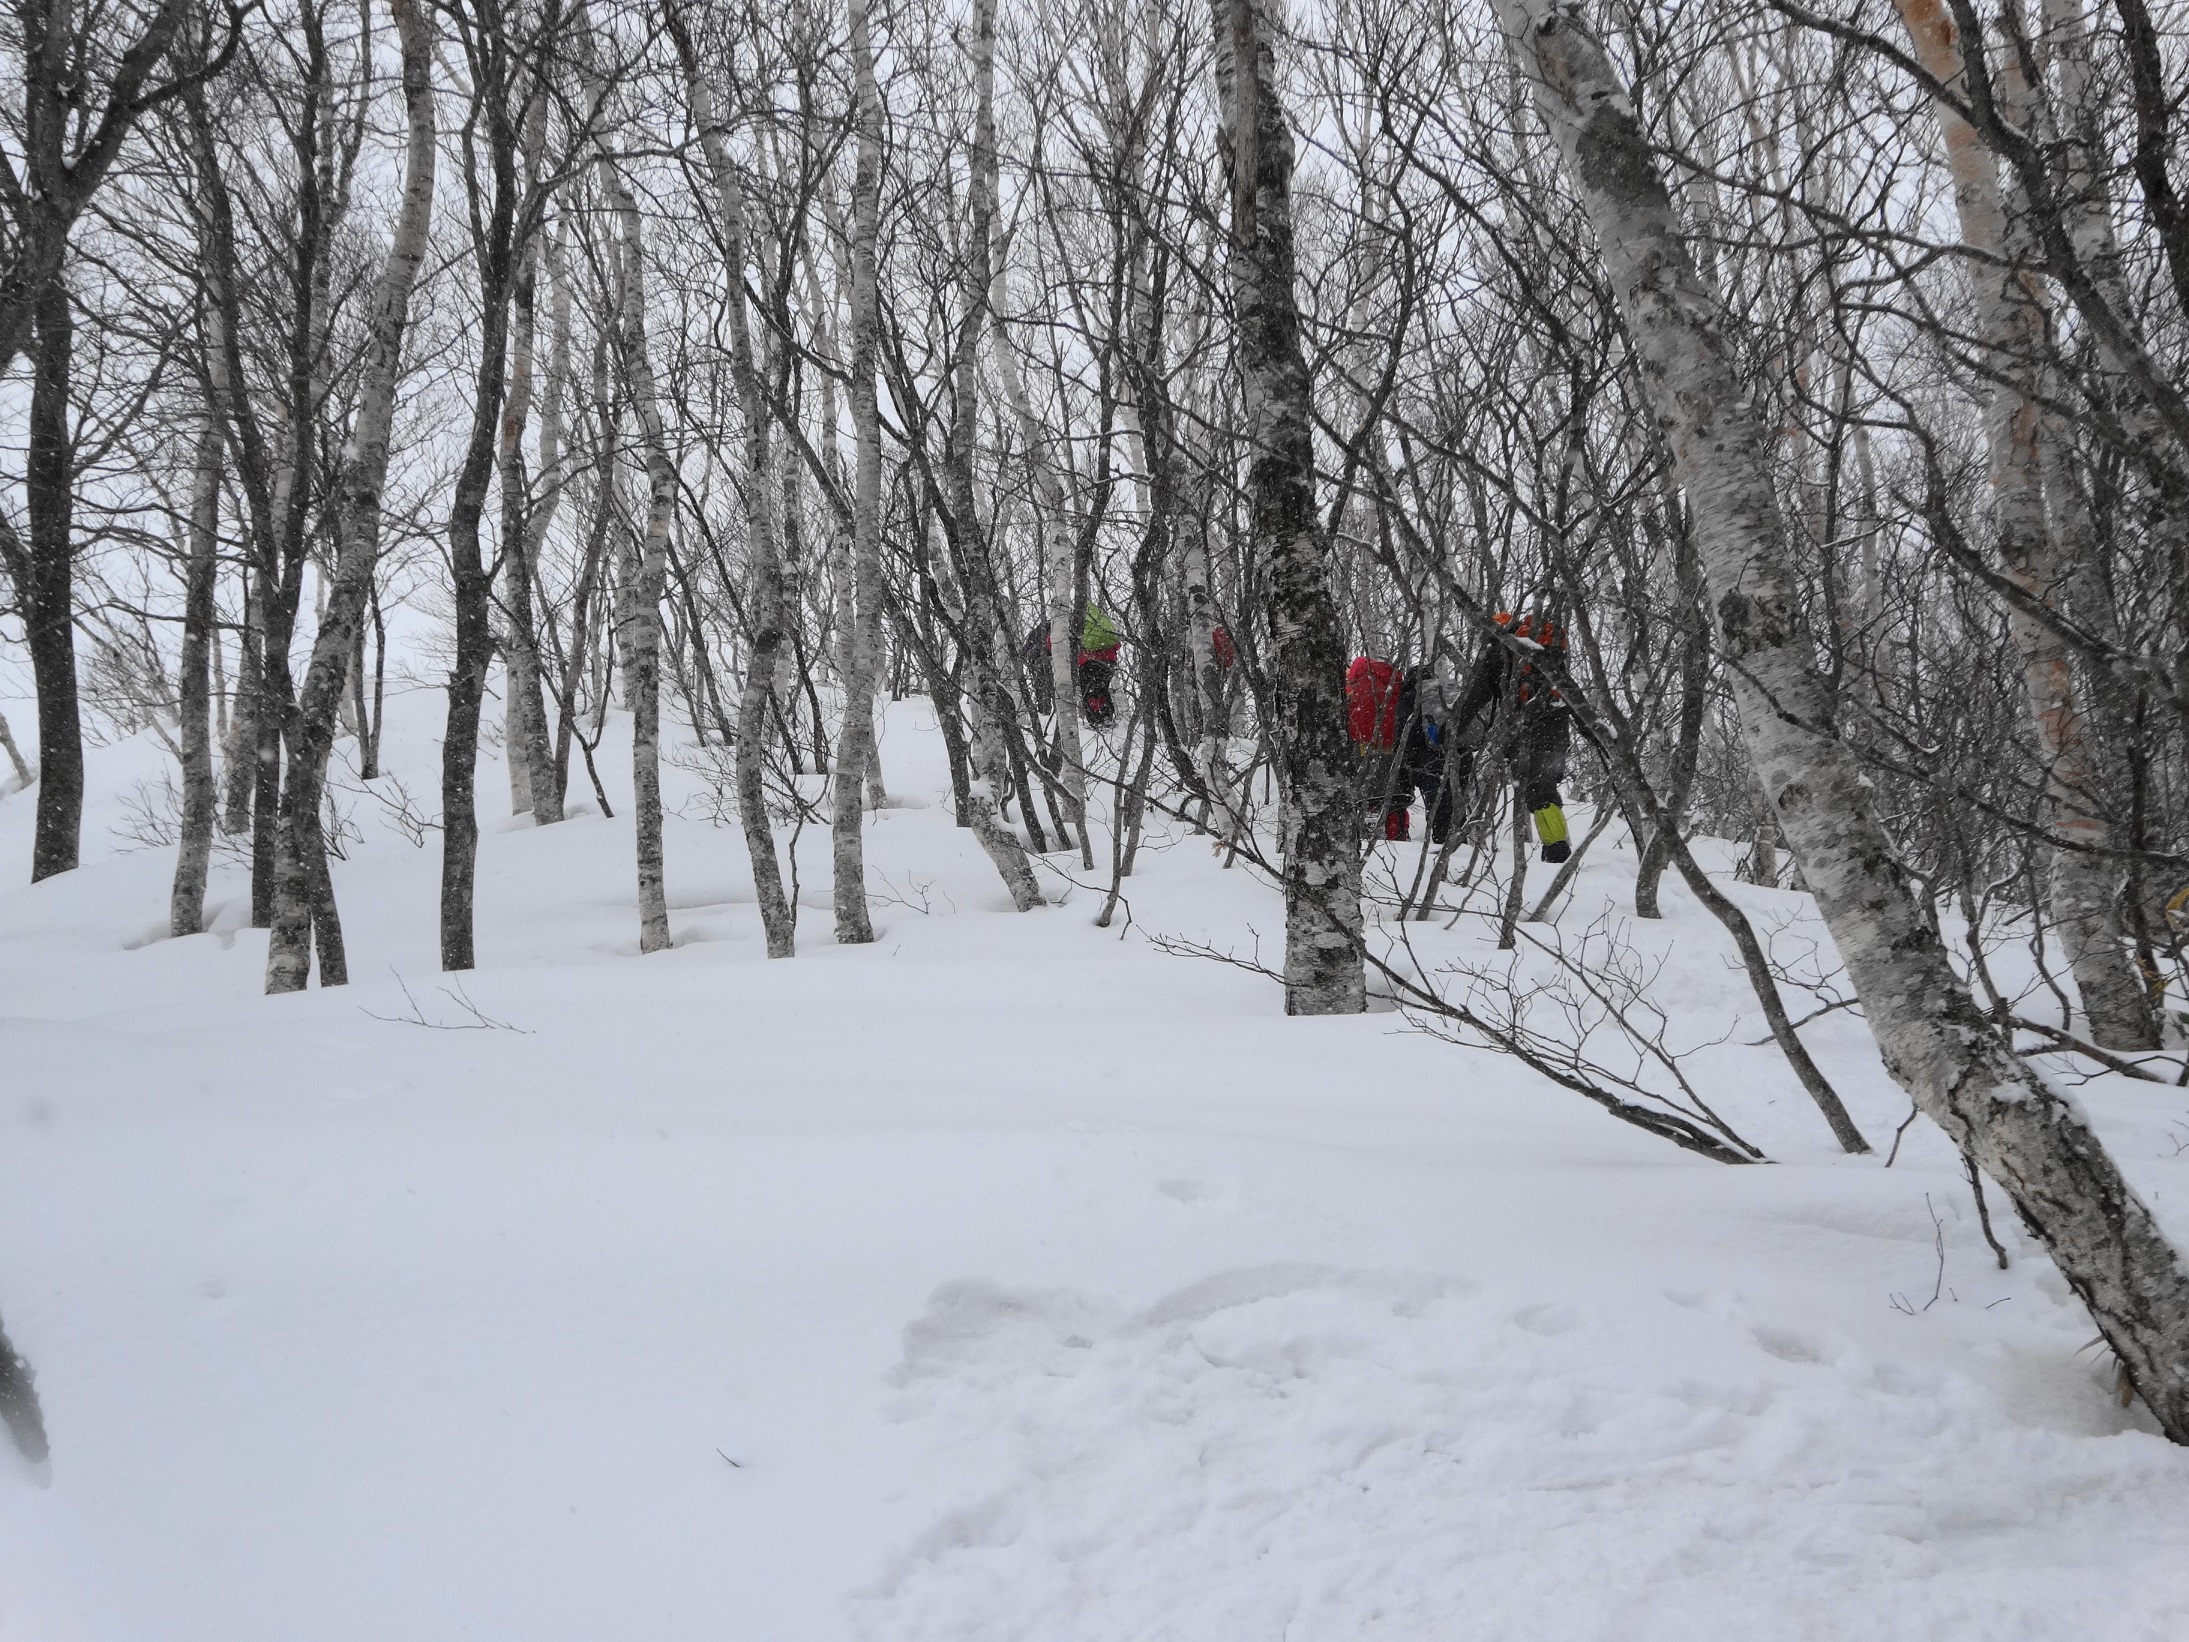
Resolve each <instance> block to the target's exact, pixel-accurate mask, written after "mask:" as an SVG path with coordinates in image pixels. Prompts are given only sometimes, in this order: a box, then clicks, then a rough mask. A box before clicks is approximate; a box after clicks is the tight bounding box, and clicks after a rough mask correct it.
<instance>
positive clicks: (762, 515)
mask: <svg viewBox="0 0 2189 1642" xmlns="http://www.w3.org/2000/svg"><path fill="white" fill-rule="evenodd" d="M669 17H670V29H671V31H672V33H674V34H675V36H676V43H677V49H678V52H679V54H680V55H681V56H682V58H683V66H684V83H685V89H686V93H687V95H688V97H689V98H690V101H691V108H692V124H693V125H695V126H697V127H698V128H699V141H700V148H701V151H702V152H703V153H704V154H705V156H706V160H707V170H708V174H709V177H710V179H711V180H712V181H713V183H714V189H715V213H716V216H717V217H718V218H719V221H720V226H721V231H722V247H723V262H724V264H725V275H726V277H725V282H724V283H725V291H724V304H725V313H726V315H727V317H728V320H729V331H730V369H731V373H732V376H733V378H734V380H735V383H736V388H737V404H738V413H739V415H740V417H741V418H742V420H743V424H744V444H743V451H744V458H745V496H746V514H745V520H746V536H747V540H748V542H749V543H750V548H751V558H752V563H751V570H750V586H749V590H748V593H747V598H746V609H747V611H748V612H749V616H750V620H751V623H752V637H751V641H750V648H749V650H748V652H747V655H746V658H745V679H744V683H743V685H742V687H741V688H740V690H739V693H738V702H737V763H736V771H737V812H738V822H739V825H740V826H741V827H742V828H743V830H744V834H745V853H746V854H747V856H749V857H750V858H751V861H752V881H753V891H754V895H755V898H756V899H757V900H758V901H759V904H760V923H761V928H762V930H763V932H764V934H765V936H766V940H767V948H768V956H769V957H771V958H788V957H790V956H791V955H792V953H793V952H794V951H795V950H796V940H797V937H796V934H795V924H794V921H793V919H792V914H791V905H790V899H789V897H788V896H787V895H786V894H785V893H784V889H783V868H782V863H781V862H780V861H779V860H778V859H777V857H776V853H775V829H774V828H773V827H772V826H771V825H770V824H769V821H768V795H767V788H766V785H765V783H764V779H763V778H764V776H765V774H766V764H765V756H766V751H767V737H768V705H769V686H770V683H771V681H772V678H773V676H774V674H775V672H776V669H777V666H778V663H779V660H780V658H782V657H783V656H784V655H786V654H787V653H788V649H789V646H788V645H787V644H786V642H785V637H786V635H785V633H784V621H785V606H784V592H783V560H782V552H781V548H780V545H779V544H780V541H781V537H780V535H779V533H778V530H777V521H776V495H777V492H776V476H775V466H774V462H773V460H772V458H771V457H770V455H769V442H770V440H769V434H770V429H769V412H768V406H767V403H766V400H765V398H764V396H763V390H762V387H761V382H760V372H759V369H758V367H757V366H756V364H755V361H754V353H753V342H752V323H751V319H750V317H749V315H748V314H747V312H746V309H745V256H746V252H745V245H746V235H745V192H744V179H743V178H742V177H741V176H740V175H739V173H738V169H737V163H736V161H735V160H734V159H733V158H732V157H731V154H730V142H729V133H728V131H727V130H725V129H724V127H723V125H722V122H721V120H720V119H718V118H717V117H716V114H715V108H714V94H713V91H712V90H711V88H710V87H709V86H708V85H707V82H706V79H705V77H704V76H703V75H702V74H701V73H700V69H699V59H698V56H697V53H696V52H695V51H694V49H693V47H692V43H691V40H690V36H689V35H688V34H687V33H686V32H685V26H684V22H683V19H682V18H681V17H679V16H678V15H677V14H676V12H675V10H674V9H673V8H672V10H671V11H670V13H669Z"/></svg>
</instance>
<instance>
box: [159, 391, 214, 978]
mask: <svg viewBox="0 0 2189 1642" xmlns="http://www.w3.org/2000/svg"><path fill="white" fill-rule="evenodd" d="M220 453H221V438H220V423H219V422H218V421H217V420H216V419H215V418H214V416H213V415H212V413H211V412H210V410H208V412H207V414H206V418H205V427H204V430H203V431H202V432H200V433H199V435H198V455H197V472H196V473H195V474H194V475H193V477H192V480H191V487H190V557H189V563H188V569H187V570H186V571H185V574H184V592H183V609H182V657H181V660H180V662H179V664H178V666H177V668H176V680H175V683H176V702H175V716H176V718H177V720H178V721H179V722H178V725H177V728H178V729H179V730H180V732H181V739H182V818H181V840H180V843H179V846H178V848H177V849H176V851H175V888H174V893H173V896H172V897H171V900H170V905H169V908H168V917H167V923H168V932H169V933H170V934H173V935H195V934H197V933H198V931H199V930H201V929H203V928H204V927H205V876H206V868H207V866H208V864H209V863H210V862H211V860H212V856H213V821H214V812H215V810H216V808H217V803H216V800H217V798H218V796H219V795H218V794H217V793H216V792H215V791H214V782H213V724H212V715H211V705H212V703H211V700H210V696H211V691H212V678H211V656H210V652H211V650H212V647H213V643H214V638H215V635H214V632H213V578H214V576H215V575H216V574H217V572H218V571H219V568H220V559H219V550H220Z"/></svg>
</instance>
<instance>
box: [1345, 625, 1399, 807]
mask: <svg viewBox="0 0 2189 1642" xmlns="http://www.w3.org/2000/svg"><path fill="white" fill-rule="evenodd" d="M1402 686H1403V681H1402V680H1401V678H1400V677H1399V670H1398V668H1397V667H1396V666H1395V665H1394V664H1392V663H1391V662H1388V661H1383V660H1380V659H1378V658H1377V657H1375V656H1355V657H1354V658H1353V665H1352V666H1350V667H1348V668H1347V669H1346V670H1345V724H1346V731H1347V733H1348V734H1349V735H1351V736H1352V738H1353V762H1354V768H1355V769H1356V771H1358V774H1359V779H1360V783H1361V793H1362V796H1363V798H1364V799H1365V800H1366V802H1367V807H1368V809H1369V810H1370V812H1371V813H1378V814H1381V815H1382V817H1383V836H1384V837H1385V838H1387V839H1403V838H1404V837H1405V836H1406V833H1407V821H1406V812H1407V808H1408V806H1409V805H1410V804H1411V803H1412V801H1413V796H1414V790H1413V784H1412V783H1411V782H1404V783H1403V784H1402V781H1401V777H1402V774H1403V772H1401V771H1400V770H1399V769H1398V768H1396V760H1397V756H1398V750H1399V732H1400V730H1401V729H1402V728H1404V726H1402V725H1401V724H1400V722H1399V705H1400V703H1399V697H1400V695H1401V694H1402Z"/></svg>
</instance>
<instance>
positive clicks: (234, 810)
mask: <svg viewBox="0 0 2189 1642" xmlns="http://www.w3.org/2000/svg"><path fill="white" fill-rule="evenodd" d="M243 584H244V585H243V625H242V629H241V630H240V631H239V632H238V633H237V634H236V699H235V704H234V706H233V708H232V709H231V710H230V712H229V715H228V744H227V745H226V746H225V747H224V748H222V750H221V751H222V758H223V770H222V773H223V774H224V775H225V776H226V777H227V782H226V785H227V789H228V790H227V792H226V793H225V794H224V795H223V797H222V800H221V816H220V830H221V831H222V832H224V833H227V834H228V835H229V836H230V837H231V838H232V837H235V836H236V835H237V834H239V833H245V832H248V831H250V830H251V795H252V791H253V789H254V788H255V787H256V786H257V784H258V711H259V705H258V704H259V682H258V680H259V642H260V637H259V636H260V633H261V631H262V630H263V625H264V624H263V623H262V622H261V621H260V619H259V593H258V577H257V575H256V574H255V573H254V572H253V571H252V569H251V568H250V566H249V565H246V566H245V568H244V575H243Z"/></svg>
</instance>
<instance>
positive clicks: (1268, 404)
mask: <svg viewBox="0 0 2189 1642" xmlns="http://www.w3.org/2000/svg"><path fill="white" fill-rule="evenodd" d="M1264 4H1265V0H1216V5H1215V24H1216V85H1217V91H1218V94H1219V97H1220V99H1221V105H1222V110H1223V121H1222V126H1221V138H1220V147H1221V148H1222V151H1223V156H1224V160H1225V163H1226V166H1227V168H1228V174H1229V178H1230V183H1231V233H1230V242H1229V248H1228V264H1229V274H1230V284H1231V298H1232V306H1233V309H1234V319H1235V323H1236V325H1237V331H1236V334H1235V336H1234V338H1233V343H1232V350H1233V357H1234V358H1235V360H1236V362H1237V367H1238V371H1239V379H1240V385H1241V388H1242V390H1243V394H1244V399H1245V410H1246V427H1245V428H1244V429H1243V430H1242V431H1243V433H1244V436H1245V442H1246V446H1247V451H1248V477H1247V490H1248V505H1249V509H1250V528H1251V529H1252V531H1253V533H1254V546H1255V551H1256V552H1257V553H1258V554H1259V556H1260V558H1261V562H1262V564H1263V565H1264V567H1265V573H1266V575H1267V578H1268V581H1267V586H1268V589H1269V591H1268V594H1267V603H1266V606H1265V610H1264V614H1265V616H1266V619H1267V621H1268V623H1269V634H1270V646H1269V654H1270V661H1271V670H1272V673H1273V675H1274V677H1273V682H1274V684H1275V688H1276V708H1277V715H1276V720H1277V721H1276V723H1275V724H1274V725H1273V726H1272V735H1271V739H1272V743H1273V746H1274V751H1275V753H1276V763H1277V770H1278V780H1279V783H1280V786H1281V788H1282V790H1283V794H1284V802H1283V814H1282V822H1281V827H1282V832H1283V854H1284V890H1285V970H1284V974H1285V1013H1287V1014H1289V1015H1351V1014H1358V1013H1359V1012H1360V1011H1361V1010H1363V1009H1365V1008H1366V1007H1367V1001H1368V993H1367V980H1366V975H1365V972H1364V968H1363V965H1362V960H1361V900H1360V890H1361V862H1360V850H1359V846H1358V843H1357V841H1356V836H1355V835H1356V832H1357V827H1356V824H1355V823H1356V816H1355V814H1354V811H1355V808H1356V805H1355V800H1354V795H1353V771H1352V748H1351V747H1350V746H1349V745H1348V744H1347V741H1346V734H1345V683H1344V670H1345V649H1344V643H1343V639H1342V636H1341V634H1340V631H1339V626H1338V613H1337V607H1336V605H1335V603H1334V601H1333V600H1332V598H1331V593H1330V565H1329V550H1328V546H1327V544H1326V542H1325V541H1324V539H1323V536H1322V533H1321V531H1320V529H1319V528H1318V526H1317V521H1316V517H1315V438H1314V413H1313V405H1312V402H1311V392H1312V385H1311V383H1310V381H1309V378H1308V373H1307V359H1306V356H1305V354H1304V353H1303V352H1302V351H1301V346H1300V313H1299V306H1298V302H1297V299H1296V298H1295V296H1294V293H1293V277H1294V252H1293V231H1292V133H1291V130H1290V129H1289V128H1288V127H1287V126H1286V124H1285V115H1284V107H1283V104H1282V102H1281V101H1280V99H1279V97H1278V94H1277V63H1276V53H1275V50H1274V40H1273V33H1274V26H1273V22H1272V20H1271V19H1270V18H1269V17H1268V15H1267V14H1266V12H1265V11H1264V9H1263V8H1264Z"/></svg>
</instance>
